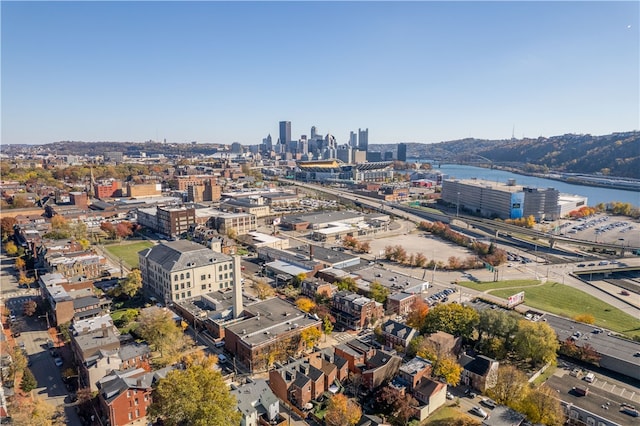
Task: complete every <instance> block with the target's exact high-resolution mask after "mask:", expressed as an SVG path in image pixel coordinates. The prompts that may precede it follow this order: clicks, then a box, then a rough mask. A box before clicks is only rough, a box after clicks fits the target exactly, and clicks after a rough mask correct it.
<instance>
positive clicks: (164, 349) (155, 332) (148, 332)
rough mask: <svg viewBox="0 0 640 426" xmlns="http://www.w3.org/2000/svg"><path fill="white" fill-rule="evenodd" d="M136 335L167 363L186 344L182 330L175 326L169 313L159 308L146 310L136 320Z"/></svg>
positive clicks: (173, 358)
mask: <svg viewBox="0 0 640 426" xmlns="http://www.w3.org/2000/svg"><path fill="white" fill-rule="evenodd" d="M138 324H139V325H138V328H136V331H137V333H138V334H139V335H140V336H141V337H142V338H143V339H145V340H146V341H147V342H148V343H149V345H150V346H151V347H152V348H154V349H155V350H157V351H159V352H160V356H162V357H163V358H165V360H166V361H167V362H171V361H172V360H175V358H176V357H177V356H178V355H179V352H180V350H181V349H182V348H184V347H185V346H186V344H187V341H186V339H185V336H184V333H183V331H182V329H181V328H180V327H179V326H178V324H176V321H175V320H174V319H173V315H172V314H171V311H168V310H165V309H161V308H156V307H154V308H148V309H145V310H143V311H142V313H141V314H140V317H139V318H138Z"/></svg>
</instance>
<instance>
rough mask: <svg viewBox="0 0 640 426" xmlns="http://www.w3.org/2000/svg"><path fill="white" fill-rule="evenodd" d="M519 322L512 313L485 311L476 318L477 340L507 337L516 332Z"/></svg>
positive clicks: (496, 310) (518, 318)
mask: <svg viewBox="0 0 640 426" xmlns="http://www.w3.org/2000/svg"><path fill="white" fill-rule="evenodd" d="M519 320H520V317H519V316H518V315H517V314H515V313H513V312H505V311H503V310H499V309H485V310H483V311H482V312H480V314H479V316H478V326H477V330H478V334H479V338H480V340H482V339H483V338H485V337H489V338H492V337H509V336H511V335H512V334H514V333H515V332H516V331H517V330H518V321H519Z"/></svg>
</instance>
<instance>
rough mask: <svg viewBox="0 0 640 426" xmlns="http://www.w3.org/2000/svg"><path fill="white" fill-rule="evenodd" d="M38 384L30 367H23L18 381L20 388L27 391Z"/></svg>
mask: <svg viewBox="0 0 640 426" xmlns="http://www.w3.org/2000/svg"><path fill="white" fill-rule="evenodd" d="M37 386H38V382H36V378H35V376H34V375H33V373H32V372H31V370H30V369H28V368H25V369H24V371H23V373H22V381H21V382H20V389H21V390H22V391H23V392H26V393H29V392H31V391H32V390H34V389H35V388H36V387H37Z"/></svg>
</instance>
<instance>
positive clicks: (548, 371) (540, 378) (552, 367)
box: [533, 364, 558, 386]
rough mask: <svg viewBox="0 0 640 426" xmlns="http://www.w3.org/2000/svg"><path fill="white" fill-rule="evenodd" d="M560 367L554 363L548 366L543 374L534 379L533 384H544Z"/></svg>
mask: <svg viewBox="0 0 640 426" xmlns="http://www.w3.org/2000/svg"><path fill="white" fill-rule="evenodd" d="M557 369H558V366H557V365H555V364H553V365H550V366H549V368H547V369H546V370H544V373H542V374H541V375H539V376H538V377H537V378H536V379H535V380H534V381H533V384H534V385H535V386H540V385H541V384H543V383H544V382H546V381H547V379H548V378H549V377H551V376H553V373H555V371H556V370H557Z"/></svg>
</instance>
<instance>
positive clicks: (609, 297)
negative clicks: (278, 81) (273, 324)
mask: <svg viewBox="0 0 640 426" xmlns="http://www.w3.org/2000/svg"><path fill="white" fill-rule="evenodd" d="M287 182H288V183H290V184H294V185H297V186H301V187H305V188H309V189H313V190H316V191H319V192H325V193H327V194H331V195H334V196H336V197H340V198H344V199H346V200H349V201H352V202H356V201H357V202H358V203H360V204H361V205H363V206H366V207H368V208H371V209H374V210H377V211H380V212H384V213H387V214H391V215H395V216H398V217H401V218H403V219H406V220H408V221H411V222H413V223H416V224H417V223H420V222H423V221H426V220H427V219H425V218H424V217H421V216H418V215H417V214H416V212H415V211H414V210H412V209H409V210H410V211H407V210H406V209H404V208H402V209H401V208H400V207H399V205H389V204H386V203H385V202H383V201H381V200H378V199H374V198H370V197H365V196H362V195H360V194H358V195H355V194H353V193H351V192H348V191H343V190H340V189H337V188H332V187H326V186H321V185H314V184H309V183H305V182H297V181H293V182H291V181H287ZM476 219H478V218H475V219H474V220H476ZM450 220H451V221H458V218H455V217H452V218H450ZM489 222H494V221H489ZM478 223H479V224H480V223H484V220H478ZM496 223H497V224H498V225H500V226H501V225H502V223H500V222H496ZM498 225H496V226H498ZM504 225H506V224H504ZM507 226H509V227H511V226H513V225H507ZM509 229H511V228H509ZM516 229H517V230H521V229H524V228H520V227H516ZM470 231H474V232H477V231H478V230H477V229H472V230H470ZM503 232H505V231H504V230H503ZM486 235H487V236H489V235H490V234H486ZM568 240H571V239H568ZM500 241H501V244H499V246H500V247H501V248H503V249H505V250H509V251H512V250H513V248H512V246H511V245H509V242H508V241H507V240H504V239H502V240H500ZM578 242H579V243H580V244H582V243H583V241H576V243H578ZM563 244H566V242H565V241H564V240H563ZM539 254H540V258H539V259H537V260H538V262H533V263H529V264H524V265H523V264H517V266H516V267H513V268H508V267H507V265H502V266H501V267H500V268H499V271H500V272H499V278H500V280H508V279H522V278H525V276H526V277H527V278H528V277H532V278H536V279H542V280H547V279H549V280H553V281H557V282H561V283H562V284H564V285H568V286H571V287H573V288H576V289H578V290H581V291H583V292H585V293H587V294H590V295H592V296H594V297H597V298H598V299H600V300H602V301H604V302H606V303H608V304H610V305H611V306H614V307H616V308H618V309H620V310H621V311H623V312H626V313H627V314H629V315H632V316H634V317H636V318H638V317H640V306H637V305H636V304H634V303H629V301H628V300H625V299H622V298H621V297H619V296H617V295H613V294H611V293H610V292H607V291H604V290H602V289H599V288H597V287H595V286H592V285H589V284H587V283H585V282H583V281H581V280H579V279H577V278H575V277H574V276H573V275H572V272H574V271H577V270H578V268H577V265H578V263H579V262H572V261H571V262H567V261H565V262H564V263H558V264H554V265H546V264H544V263H543V260H544V259H543V258H542V257H541V255H542V249H540V253H539ZM529 255H531V253H529ZM365 257H366V256H365ZM578 259H580V258H578ZM621 260H622V259H621ZM624 262H625V263H629V264H632V265H637V266H639V267H640V258H637V257H633V258H625V259H624ZM393 269H399V270H403V271H404V272H405V273H407V274H409V275H413V274H416V271H417V270H414V269H413V268H403V267H401V266H397V265H394V266H393ZM594 269H595V268H594ZM420 272H422V270H420ZM470 273H471V274H472V275H473V276H477V277H478V279H479V280H480V281H492V280H493V273H491V272H488V271H485V270H474V271H470ZM420 275H422V274H420ZM439 275H441V274H440V273H439ZM449 276H451V277H455V278H458V277H459V276H460V274H459V273H453V272H451V273H448V274H447V279H448V278H449ZM416 278H419V277H416ZM455 278H453V279H451V281H454V280H455ZM448 282H450V281H446V282H444V281H443V285H446V284H448ZM463 292H465V293H467V294H469V295H474V294H475V295H480V294H482V293H481V292H477V291H474V290H471V289H464V290H463Z"/></svg>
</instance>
